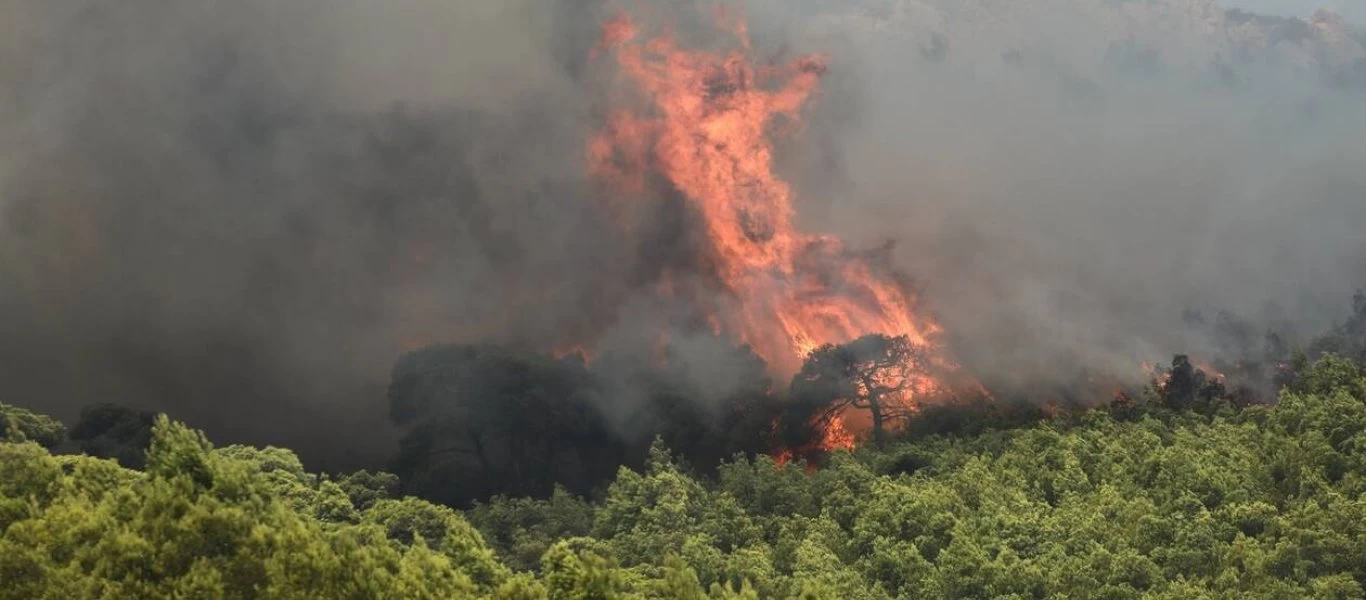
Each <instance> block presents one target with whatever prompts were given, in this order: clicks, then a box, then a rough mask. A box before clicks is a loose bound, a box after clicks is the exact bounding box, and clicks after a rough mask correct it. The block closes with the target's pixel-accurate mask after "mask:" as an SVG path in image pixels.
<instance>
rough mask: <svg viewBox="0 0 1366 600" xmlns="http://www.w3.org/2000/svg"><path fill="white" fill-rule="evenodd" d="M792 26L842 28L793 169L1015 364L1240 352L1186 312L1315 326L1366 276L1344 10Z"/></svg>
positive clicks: (812, 204)
mask: <svg viewBox="0 0 1366 600" xmlns="http://www.w3.org/2000/svg"><path fill="white" fill-rule="evenodd" d="M769 4H772V6H768V9H769V10H770V11H772V12H773V14H779V13H781V12H782V11H784V10H785V9H784V8H780V7H779V6H778V3H765V5H766V6H767V5H769ZM769 22H770V23H779V22H780V21H779V20H777V19H774V20H771V21H769ZM771 34H772V35H774V36H781V37H785V38H787V39H789V40H802V41H800V42H794V43H797V44H800V45H802V46H811V47H829V48H834V49H835V50H833V51H832V54H833V60H832V67H831V72H832V74H833V76H832V80H831V81H830V82H829V83H828V84H827V86H826V91H827V95H826V96H825V98H824V99H823V100H822V102H821V105H820V107H819V108H818V109H817V112H816V114H815V115H813V116H812V118H811V119H810V122H811V123H812V124H813V131H811V132H809V135H808V136H807V137H806V144H807V146H808V148H806V149H805V150H802V151H798V152H794V156H793V157H792V159H791V162H790V164H789V165H788V169H787V172H788V173H789V174H790V177H793V178H795V179H796V180H797V181H798V185H797V186H796V187H797V189H798V190H799V192H800V193H801V195H802V198H803V200H802V201H803V202H804V203H805V204H806V206H805V207H804V210H802V213H801V214H802V215H803V216H804V217H806V218H807V223H808V226H809V227H822V228H825V229H828V230H833V231H835V232H837V233H841V234H843V235H845V236H847V237H849V238H851V239H857V240H863V243H864V244H865V245H867V244H872V243H877V242H878V241H880V240H883V239H891V240H895V241H896V242H897V244H898V245H897V258H898V262H899V264H900V265H901V266H903V267H904V268H906V269H907V270H908V271H909V272H910V273H911V274H913V275H914V276H916V277H917V278H919V279H920V281H921V282H922V283H923V287H924V299H925V301H926V302H927V303H928V304H929V305H930V306H931V307H932V308H934V309H935V310H936V311H937V312H938V313H939V316H940V318H941V321H942V323H943V325H944V329H945V331H946V333H947V334H948V335H949V336H950V338H951V339H952V341H953V345H954V346H955V347H956V350H957V351H958V352H959V353H960V354H961V355H962V359H963V361H964V362H965V363H967V364H970V365H971V366H972V367H973V370H974V371H975V372H978V373H981V374H982V375H983V376H984V377H985V378H987V379H988V380H990V381H993V382H995V383H997V384H1001V383H1007V384H1029V383H1061V381H1060V380H1062V379H1066V378H1072V377H1075V376H1076V375H1077V373H1078V372H1079V371H1087V372H1091V373H1096V372H1100V373H1120V374H1125V373H1128V374H1132V375H1133V376H1138V375H1141V373H1140V371H1139V369H1138V368H1137V365H1138V364H1139V363H1140V362H1141V361H1144V360H1146V361H1158V360H1163V359H1164V358H1167V357H1169V356H1170V355H1171V354H1172V353H1176V352H1190V353H1192V354H1204V355H1206V356H1210V357H1211V358H1217V357H1216V356H1214V354H1215V353H1216V352H1218V351H1219V350H1220V348H1219V347H1218V344H1217V343H1216V342H1215V340H1213V339H1211V336H1210V335H1208V332H1207V331H1203V330H1196V329H1194V328H1192V327H1190V325H1189V324H1188V323H1186V322H1183V319H1182V314H1183V313H1184V312H1185V311H1187V310H1200V311H1203V312H1204V313H1205V314H1206V315H1208V316H1213V314H1214V313H1215V312H1216V311H1219V310H1228V311H1231V312H1232V313H1234V314H1237V315H1240V316H1242V317H1243V318H1246V319H1249V320H1250V321H1251V322H1252V323H1253V326H1254V327H1257V328H1262V330H1263V331H1264V330H1265V328H1272V327H1274V328H1276V329H1278V330H1280V331H1281V333H1282V335H1292V336H1299V338H1300V340H1301V341H1303V340H1304V337H1305V336H1308V335H1312V334H1315V333H1318V332H1320V331H1322V330H1323V329H1324V328H1326V327H1328V326H1330V325H1332V324H1333V321H1334V320H1340V319H1342V318H1344V317H1345V315H1347V314H1348V313H1349V311H1350V299H1351V295H1352V291H1353V290H1354V289H1356V288H1357V287H1360V286H1361V285H1362V284H1363V283H1366V237H1363V236H1362V235H1361V234H1360V230H1361V228H1362V226H1363V225H1366V203H1364V202H1362V199H1363V196H1364V195H1366V175H1364V174H1363V173H1362V171H1361V169H1360V168H1359V164H1360V158H1359V157H1361V156H1363V155H1366V136H1363V133H1366V109H1364V108H1363V106H1366V105H1364V104H1363V103H1362V99H1363V91H1366V85H1364V84H1366V78H1363V77H1362V75H1363V74H1366V51H1363V47H1362V41H1361V40H1362V38H1361V36H1360V34H1359V33H1357V32H1354V31H1353V30H1352V29H1351V27H1350V26H1349V25H1347V24H1346V23H1344V22H1342V21H1341V20H1339V19H1336V18H1335V17H1334V16H1333V15H1330V14H1327V13H1319V14H1318V15H1316V16H1315V17H1314V18H1312V19H1309V20H1299V19H1280V18H1266V17H1260V16H1256V15H1249V14H1247V13H1236V12H1226V11H1225V10H1224V9H1223V8H1222V7H1221V6H1219V5H1217V4H1215V3H1213V2H1202V1H1199V0H1164V1H1157V2H1113V3H1092V2H1072V1H1068V0H1037V1H1033V2H1009V3H1003V2H986V1H983V2H968V3H962V2H939V1H923V2H917V1H908V2H869V3H859V4H857V5H855V6H852V7H848V8H839V9H821V10H818V9H812V10H811V11H810V12H809V13H807V14H805V15H803V16H802V17H800V18H791V17H790V16H789V18H787V19H784V20H782V21H781V24H779V25H777V26H775V27H774V28H773V31H772V32H771ZM832 156H833V157H837V159H833V160H832V159H831V158H830V157H832ZM807 190H819V193H820V195H819V196H818V197H813V196H811V195H810V194H808V193H805V192H806V191H807ZM1258 335H1260V331H1259V333H1258ZM1259 342H1260V340H1259ZM1230 358H1236V357H1230Z"/></svg>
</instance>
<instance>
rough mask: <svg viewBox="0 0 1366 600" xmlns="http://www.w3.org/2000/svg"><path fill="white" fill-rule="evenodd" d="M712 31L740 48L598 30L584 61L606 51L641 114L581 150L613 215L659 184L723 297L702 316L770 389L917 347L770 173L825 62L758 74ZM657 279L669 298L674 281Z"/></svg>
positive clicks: (905, 311) (731, 25)
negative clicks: (811, 358) (803, 375)
mask: <svg viewBox="0 0 1366 600" xmlns="http://www.w3.org/2000/svg"><path fill="white" fill-rule="evenodd" d="M721 18H722V19H723V20H724V16H723V17H721ZM722 25H723V27H722V28H723V29H724V30H725V31H727V32H729V33H731V34H733V35H734V36H735V37H736V38H738V41H739V44H738V46H739V47H738V49H735V50H732V51H729V52H720V53H710V52H700V51H691V50H686V49H682V48H680V47H679V46H678V44H677V43H676V40H675V39H674V38H673V37H672V36H670V35H662V36H660V37H656V38H653V39H648V40H644V41H641V40H640V39H639V38H640V37H641V35H640V31H639V28H638V27H637V26H636V24H635V23H633V22H632V21H631V20H630V19H629V18H626V17H619V18H616V19H614V20H612V21H609V22H608V23H606V24H604V27H603V35H602V40H601V43H600V44H599V46H598V47H597V48H595V50H594V55H595V56H601V55H603V54H606V53H613V54H614V56H615V59H616V65H617V66H618V67H619V70H620V72H621V73H623V74H624V75H625V77H626V79H627V80H628V81H629V82H630V83H632V84H633V85H634V88H636V89H638V90H639V91H640V92H642V93H643V95H644V96H645V98H646V100H647V102H646V104H647V105H648V108H647V109H645V110H633V109H629V108H622V109H620V110H616V111H615V112H613V113H612V114H611V115H610V116H609V117H608V118H607V120H606V123H605V125H604V126H603V128H602V129H601V131H599V132H598V133H597V134H596V135H594V136H593V137H592V138H591V139H590V141H589V144H588V157H589V161H590V166H591V171H592V174H593V175H594V176H595V177H596V178H597V179H598V180H599V181H601V182H604V183H605V184H606V185H607V187H608V188H609V190H611V191H612V192H614V196H615V197H617V198H618V199H619V200H620V201H621V202H620V203H619V204H618V205H617V206H618V207H619V208H621V209H622V210H626V211H629V210H631V206H630V204H631V199H632V198H641V197H648V196H647V195H646V194H643V193H642V192H645V191H647V190H648V188H649V187H650V186H651V185H655V183H654V182H658V181H663V182H667V184H668V185H669V186H670V187H672V189H673V190H676V191H677V192H678V193H679V194H680V195H681V197H682V198H683V199H685V201H686V202H687V203H688V204H689V206H690V207H691V208H692V209H694V210H695V211H696V212H697V213H698V214H699V215H700V217H701V221H702V223H703V224H704V230H705V231H704V240H705V250H706V252H708V253H709V256H708V257H707V259H708V260H709V263H708V264H709V268H710V269H711V270H712V271H714V273H713V274H712V275H714V280H715V284H714V285H715V286H716V287H719V288H720V291H721V292H722V293H721V294H718V296H719V297H722V298H724V300H722V303H723V304H724V306H720V307H709V308H708V309H707V311H708V312H709V314H708V315H707V318H708V320H709V321H710V322H712V323H713V324H715V325H718V326H719V327H718V329H719V330H721V331H724V332H726V334H728V335H731V336H734V337H735V338H737V339H738V340H739V341H742V342H744V343H747V344H749V345H750V346H751V347H752V348H753V349H754V351H755V352H756V353H757V354H758V355H759V356H761V357H762V358H763V359H764V360H765V361H767V362H768V364H769V366H770V368H771V369H772V371H773V372H774V374H775V375H776V376H778V377H779V379H780V380H781V379H782V378H787V377H790V376H791V375H792V374H794V373H795V372H796V371H797V370H799V369H800V367H801V362H802V360H803V359H804V358H805V356H806V355H807V354H808V353H809V352H810V351H811V350H813V349H815V348H816V347H818V346H820V345H823V344H827V343H836V344H838V343H844V342H848V341H851V340H853V339H855V338H857V337H859V336H861V335H864V334H868V333H883V334H888V335H905V336H908V337H909V338H910V339H911V341H913V342H915V343H917V344H922V345H929V344H930V342H931V341H932V338H933V337H934V335H935V334H936V333H937V331H938V328H937V326H936V325H935V324H934V323H933V322H931V321H929V320H927V319H923V318H919V317H917V315H916V312H915V311H916V299H915V297H914V296H913V295H912V294H911V293H910V292H909V290H908V289H907V288H906V286H905V285H903V284H902V282H901V281H899V280H898V279H897V278H896V277H895V275H894V273H892V271H891V269H890V268H889V267H888V265H886V264H885V262H886V261H882V260H878V259H877V257H875V256H874V255H872V254H869V253H858V252H853V251H850V250H849V249H847V248H846V247H845V245H844V244H843V243H842V242H841V240H839V239H837V238H835V237H832V236H824V235H812V234H807V233H804V232H801V231H798V230H797V228H796V227H795V225H794V223H793V206H792V192H791V189H790V187H789V185H788V184H787V182H785V181H783V180H782V179H780V178H779V177H778V176H777V175H776V174H775V173H774V169H773V154H774V153H773V147H772V143H771V140H770V137H771V135H773V134H779V135H781V134H785V133H791V132H793V131H795V130H796V128H797V127H798V126H799V125H800V122H801V120H800V116H801V115H800V113H801V109H802V108H803V107H804V106H805V105H806V104H807V102H808V100H809V99H810V97H811V96H812V94H814V93H815V92H816V91H817V88H818V85H819V82H820V77H821V75H822V74H823V73H824V72H825V69H826V65H825V61H824V59H823V58H822V57H819V56H804V57H800V58H798V59H796V60H794V61H792V62H789V63H786V64H780V65H757V64H755V63H754V62H753V61H752V60H751V57H750V48H749V42H748V38H747V34H746V28H745V25H744V21H743V19H736V20H733V21H729V22H723V23H722ZM665 277H667V278H669V279H668V280H669V281H670V283H671V285H670V286H669V290H670V292H671V293H674V294H678V293H679V290H678V288H679V285H680V282H679V280H678V278H673V277H670V275H669V274H668V273H666V274H665ZM842 444H843V443H842V442H840V443H839V444H837V445H842Z"/></svg>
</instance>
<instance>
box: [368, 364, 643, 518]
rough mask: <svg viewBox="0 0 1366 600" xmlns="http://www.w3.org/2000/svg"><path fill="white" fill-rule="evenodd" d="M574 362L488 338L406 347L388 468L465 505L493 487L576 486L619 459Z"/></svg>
mask: <svg viewBox="0 0 1366 600" xmlns="http://www.w3.org/2000/svg"><path fill="white" fill-rule="evenodd" d="M594 393H595V389H594V382H593V380H592V378H591V376H590V374H589V373H588V372H587V370H586V369H585V368H584V367H583V365H582V364H581V363H577V362H571V361H561V360H556V359H554V358H551V357H546V356H542V355H537V354H534V353H528V352H521V351H518V350H515V349H510V348H502V347H496V346H489V345H443V346H433V347H429V348H425V349H422V350H418V351H416V352H413V353H410V354H408V355H405V356H404V357H403V358H401V359H400V360H399V361H398V363H397V364H396V365H395V366H394V371H393V379H392V382H391V383H390V386H389V408H390V417H391V418H392V419H393V421H394V422H395V423H397V424H399V425H403V426H406V427H408V432H407V433H406V434H405V435H404V436H403V438H402V439H401V440H400V442H399V445H400V449H399V454H398V456H397V457H396V459H395V461H394V464H393V470H394V473H395V474H396V475H398V476H399V477H400V478H401V479H402V480H403V484H404V490H405V491H407V492H408V493H413V494H417V495H420V496H422V497H424V498H427V499H430V500H434V501H438V502H442V503H446V504H451V505H460V506H465V505H468V504H469V503H470V502H471V501H473V500H476V499H484V498H488V497H490V496H493V495H496V494H510V495H519V496H520V495H535V496H546V495H549V494H550V492H551V491H552V490H553V488H554V485H555V483H556V482H560V483H562V484H564V485H565V486H566V487H568V488H569V489H571V490H572V491H574V492H576V493H584V492H586V491H588V490H587V488H590V487H591V486H592V485H593V484H595V483H596V482H598V481H602V480H606V479H608V478H610V477H611V474H612V473H613V472H614V471H615V469H616V466H617V465H618V464H620V463H619V461H618V459H617V456H616V455H617V454H619V452H617V451H616V449H615V444H614V442H613V436H611V435H610V434H609V432H608V431H607V429H606V425H605V423H604V422H603V421H602V419H601V416H600V414H599V412H598V410H597V409H596V407H595V405H594V402H593V400H592V395H593V394H594Z"/></svg>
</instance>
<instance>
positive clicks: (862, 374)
mask: <svg viewBox="0 0 1366 600" xmlns="http://www.w3.org/2000/svg"><path fill="white" fill-rule="evenodd" d="M929 367H930V363H929V358H928V354H927V353H926V352H925V350H924V348H923V347H921V346H919V345H917V344H915V343H913V342H911V340H910V338H908V337H906V336H896V337H892V336H887V335H882V334H871V335H865V336H863V337H861V338H858V339H856V340H854V341H852V342H849V343H847V344H841V345H833V344H827V345H824V346H821V347H819V348H817V349H816V350H814V351H813V352H812V353H811V355H810V356H809V357H808V358H807V359H806V362H805V364H803V365H802V370H801V372H799V373H797V375H796V376H794V377H793V378H792V388H791V395H792V402H793V404H794V406H797V407H801V408H802V409H803V412H805V411H807V410H810V411H811V414H812V415H813V420H814V421H815V422H818V423H829V422H830V421H831V420H832V419H833V418H834V417H835V416H837V415H839V414H840V413H841V412H842V411H844V410H845V409H847V408H855V409H860V410H867V411H868V413H869V415H870V416H871V418H872V422H873V440H874V443H876V444H881V443H882V442H883V440H884V439H885V437H886V429H887V422H888V421H890V420H893V419H899V418H905V417H906V416H908V415H909V410H908V408H909V406H908V405H907V404H906V403H905V398H906V397H908V396H910V395H912V394H915V393H916V392H919V391H921V390H920V389H919V388H920V387H921V385H922V383H923V382H924V376H925V375H926V374H927V373H928V372H929Z"/></svg>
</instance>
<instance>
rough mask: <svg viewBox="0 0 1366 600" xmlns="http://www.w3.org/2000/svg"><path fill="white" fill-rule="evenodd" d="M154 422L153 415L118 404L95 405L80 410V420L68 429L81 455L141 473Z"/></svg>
mask: <svg viewBox="0 0 1366 600" xmlns="http://www.w3.org/2000/svg"><path fill="white" fill-rule="evenodd" d="M155 420H156V413H152V412H148V411H144V410H135V409H132V408H129V407H127V406H120V405H117V404H95V405H91V406H87V407H85V408H84V409H82V410H81V416H80V419H79V420H78V421H76V426H75V427H72V428H71V439H72V440H74V441H76V442H78V443H79V444H80V449H81V452H84V453H86V454H89V455H91V456H97V457H100V458H112V459H115V460H117V461H119V464H121V465H123V466H125V467H128V468H131V469H141V468H142V465H143V462H144V461H145V460H146V453H147V446H148V445H149V444H151V443H152V423H153V422H154V421H155Z"/></svg>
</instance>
